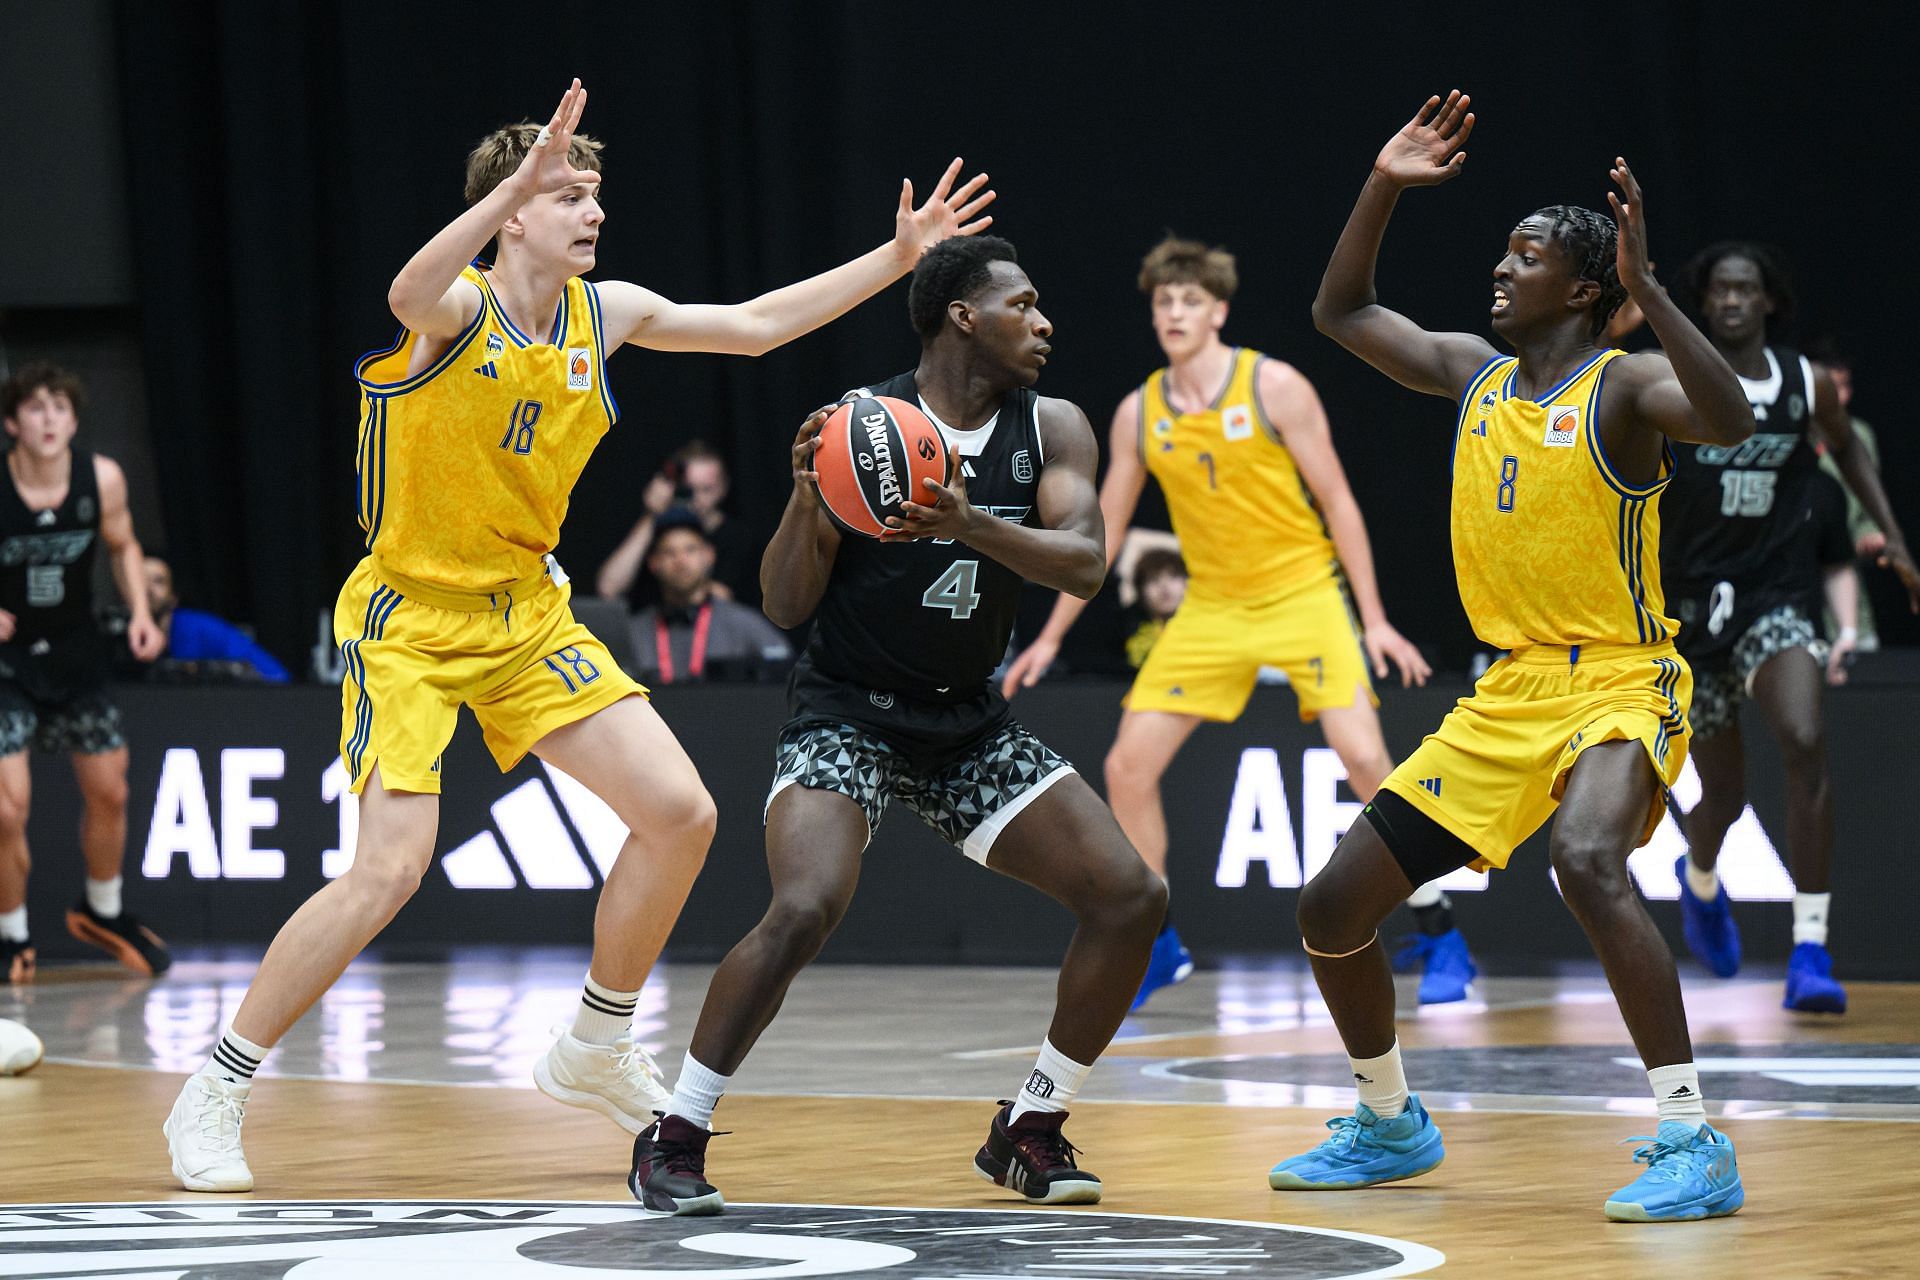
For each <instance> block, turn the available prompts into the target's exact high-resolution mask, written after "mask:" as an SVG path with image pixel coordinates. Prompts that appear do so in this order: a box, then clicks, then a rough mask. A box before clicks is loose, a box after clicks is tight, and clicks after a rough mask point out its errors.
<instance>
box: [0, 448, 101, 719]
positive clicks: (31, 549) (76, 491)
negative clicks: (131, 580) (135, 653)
mask: <svg viewBox="0 0 1920 1280" xmlns="http://www.w3.org/2000/svg"><path fill="white" fill-rule="evenodd" d="M99 541H100V485H99V481H98V480H97V479H96V478H95V476H94V470H93V455H92V454H91V453H88V452H87V451H86V450H84V449H75V450H74V451H73V475H72V478H71V479H70V480H69V481H68V484H67V496H66V498H65V499H64V500H63V501H62V502H61V503H60V505H59V506H57V507H53V508H50V509H48V510H46V511H32V510H29V509H28V507H27V504H26V503H25V502H24V501H22V500H21V497H20V490H19V489H18V488H17V487H16V486H15V484H14V482H13V474H12V471H11V470H9V471H8V473H7V476H6V483H5V484H0V609H5V610H6V611H7V612H8V613H11V614H12V615H13V618H14V624H13V636H12V638H11V639H9V640H7V641H6V642H5V643H4V644H0V677H11V678H13V679H15V680H18V681H22V682H24V683H27V684H29V685H33V686H35V691H36V692H37V693H41V694H43V695H50V694H52V693H56V692H58V691H59V690H60V689H62V688H65V687H69V686H71V685H72V684H74V683H75V682H76V681H80V680H85V679H89V678H97V676H98V674H99V673H98V672H97V670H96V668H97V667H98V664H99V662H100V661H101V654H102V652H103V646H102V645H101V643H100V628H99V624H98V623H97V622H96V621H95V619H94V616H93V559H94V550H95V548H96V546H97V545H98V543H99ZM39 676H45V677H46V679H45V680H42V679H39V678H37V677H39ZM43 684H44V685H46V686H47V687H46V688H45V689H41V688H40V687H39V686H41V685H43Z"/></svg>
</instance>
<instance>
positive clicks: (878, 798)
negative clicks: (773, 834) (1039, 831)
mask: <svg viewBox="0 0 1920 1280" xmlns="http://www.w3.org/2000/svg"><path fill="white" fill-rule="evenodd" d="M774 759H775V770H774V776H773V789H772V790H770V791H769V792H768V793H767V804H768V805H769V806H771V805H772V804H773V798H774V797H775V796H777V795H779V794H780V793H781V792H782V791H783V790H785V789H786V788H787V787H789V786H796V785H797V786H802V787H812V788H814V789H815V790H818V791H836V792H838V793H839V794H841V795H843V796H846V797H847V798H848V799H850V800H852V801H853V802H854V803H856V804H858V805H859V806H860V808H861V809H862V810H863V811H864V812H865V813H866V815H867V837H868V839H872V837H873V833H874V832H875V831H877V830H879V829H880V819H881V817H882V816H883V815H884V814H885V813H886V811H887V802H888V801H889V800H891V799H893V798H895V797H896V796H897V797H898V798H899V800H900V802H901V803H902V804H904V805H906V806H907V808H909V809H911V810H913V811H914V812H915V813H917V814H919V815H920V819H921V821H923V822H925V823H926V824H927V825H928V826H930V827H932V828H933V829H934V830H935V831H937V832H939V833H940V836H941V838H942V839H944V840H946V842H947V843H948V844H951V845H953V846H954V847H955V848H956V849H959V850H960V851H961V852H962V853H965V854H966V855H967V856H968V857H969V858H972V859H973V860H974V861H975V862H980V863H984V862H986V860H987V854H988V853H989V852H991V851H992V849H993V842H994V840H995V839H997V838H998V837H999V835H1000V833H1001V832H1002V831H1003V830H1005V829H1006V826H1007V824H1008V823H1009V822H1011V821H1013V819H1014V817H1015V816H1016V815H1017V814H1018V813H1019V812H1020V811H1021V810H1022V809H1024V808H1026V807H1027V805H1028V804H1030V803H1032V802H1033V800H1034V798H1035V797H1037V796H1039V795H1040V794H1041V793H1042V792H1043V791H1045V790H1046V789H1047V788H1048V787H1050V786H1052V785H1053V784H1054V783H1055V782H1058V781H1059V780H1060V779H1061V778H1064V777H1065V776H1067V775H1068V774H1069V773H1072V772H1073V766H1072V765H1070V764H1068V763H1067V762H1066V760H1065V759H1063V758H1062V757H1061V756H1060V755H1059V754H1058V753H1057V752H1055V751H1054V750H1053V749H1052V748H1051V747H1049V746H1047V744H1046V743H1044V742H1042V741H1040V739H1038V738H1036V737H1034V736H1033V735H1032V734H1031V733H1028V732H1027V731H1026V729H1024V728H1023V727H1021V725H1020V724H1018V723H1017V722H1015V721H1012V720H1009V721H1008V722H1007V723H1006V724H1005V725H1004V726H1003V727H1002V728H1001V729H1000V731H999V732H998V733H995V734H994V735H993V736H992V737H990V738H988V739H986V741H984V742H982V743H981V744H980V745H979V746H978V747H975V748H974V749H973V750H972V751H970V752H968V753H967V754H966V755H964V756H961V757H960V758H959V759H957V760H954V761H951V762H950V763H948V764H945V765H942V766H940V767H939V768H937V769H924V770H922V769H915V768H914V767H913V766H912V765H911V764H910V763H909V762H908V760H907V757H906V756H905V755H903V754H902V753H901V752H899V751H897V750H895V749H894V748H893V747H890V746H888V745H887V744H886V743H885V742H882V741H881V740H880V739H879V738H876V737H874V736H873V735H872V734H870V733H866V732H863V731H862V730H860V729H856V728H854V727H853V726H852V725H848V724H820V723H814V724H799V725H791V724H790V725H788V726H787V727H786V729H785V730H783V731H782V732H781V734H780V743H779V746H778V747H777V748H776V749H775V753H774Z"/></svg>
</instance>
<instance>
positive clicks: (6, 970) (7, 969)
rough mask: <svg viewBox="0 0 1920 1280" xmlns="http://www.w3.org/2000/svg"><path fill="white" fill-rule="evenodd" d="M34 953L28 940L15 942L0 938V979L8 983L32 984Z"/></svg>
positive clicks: (10, 939)
mask: <svg viewBox="0 0 1920 1280" xmlns="http://www.w3.org/2000/svg"><path fill="white" fill-rule="evenodd" d="M34 960H35V953H34V950H33V943H32V942H31V941H30V940H23V941H20V942H15V941H14V940H13V939H12V938H0V978H5V979H6V980H7V981H8V982H32V981H33V968H34Z"/></svg>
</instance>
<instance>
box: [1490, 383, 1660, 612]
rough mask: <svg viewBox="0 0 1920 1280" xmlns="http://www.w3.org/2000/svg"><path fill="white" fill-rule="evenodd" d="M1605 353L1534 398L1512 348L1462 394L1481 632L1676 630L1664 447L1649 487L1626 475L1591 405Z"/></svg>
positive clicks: (1595, 400)
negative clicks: (1519, 384)
mask: <svg viewBox="0 0 1920 1280" xmlns="http://www.w3.org/2000/svg"><path fill="white" fill-rule="evenodd" d="M1622 354H1623V353H1622V352H1619V351H1602V352H1600V353H1598V354H1597V355H1595V356H1594V357H1593V359H1591V360H1589V361H1588V362H1587V363H1586V364H1584V365H1582V366H1581V367H1580V368H1579V369H1577V370H1575V371H1574V373H1573V374H1572V375H1571V376H1569V377H1568V378H1567V379H1566V380H1565V381H1564V382H1562V383H1561V384H1560V385H1559V386H1557V387H1555V388H1553V389H1552V390H1551V391H1549V392H1547V393H1546V394H1545V395H1542V396H1540V397H1539V398H1538V399H1537V400H1526V399H1522V398H1521V397H1520V396H1519V395H1517V394H1516V393H1515V391H1514V370H1515V369H1516V368H1517V367H1518V366H1519V363H1520V362H1519V361H1518V360H1516V359H1514V358H1513V357H1511V356H1502V357H1498V358H1496V359H1494V360H1492V361H1489V362H1488V363H1487V364H1486V365H1485V366H1484V367H1483V368H1482V369H1481V370H1480V372H1479V373H1477V374H1475V375H1474V376H1473V379H1472V380H1471V381H1470V382H1468V384H1467V389H1466V392H1465V393H1464V394H1463V395H1462V396H1461V397H1460V417H1459V421H1458V422H1457V423H1456V424H1455V427H1454V442H1453V522H1452V523H1453V567H1454V573H1455V574H1456V575H1457V576H1458V578H1459V580H1460V600H1461V603H1462V604H1464V605H1465V606H1466V609H1467V618H1468V620H1469V621H1471V622H1472V623H1473V632H1474V634H1475V635H1477V636H1479V637H1480V638H1481V639H1482V640H1484V641H1485V642H1486V643H1488V644H1490V645H1493V646H1495V647H1497V648H1501V649H1512V648H1516V647H1519V646H1521V645H1527V644H1551V645H1576V644H1597V643H1613V644H1636V643H1637V644H1648V643H1652V642H1655V641H1659V640H1665V639H1668V638H1669V637H1671V636H1672V635H1673V634H1674V632H1675V630H1676V629H1677V624H1675V623H1674V621H1673V620H1672V619H1671V618H1669V617H1667V616H1666V601H1665V598H1664V597H1663V595H1662V593H1661V590H1660V503H1659V501H1658V499H1659V496H1660V491H1661V490H1662V489H1664V488H1666V485H1667V481H1668V480H1669V479H1670V478H1671V477H1672V475H1673V456H1672V453H1671V451H1663V456H1662V459H1661V464H1660V475H1659V477H1658V478H1657V479H1656V480H1654V482H1653V483H1652V484H1649V485H1644V486H1640V485H1632V484H1628V483H1626V482H1625V481H1624V480H1622V479H1621V478H1620V475H1619V473H1618V472H1616V471H1615V470H1614V469H1613V466H1612V464H1611V463H1610V462H1609V461H1608V460H1607V451H1606V444H1605V442H1604V441H1602V440H1601V438H1600V431H1599V424H1598V423H1597V422H1596V421H1595V414H1596V411H1597V409H1598V406H1599V404H1600V386H1601V383H1602V382H1603V381H1605V378H1606V369H1607V365H1609V364H1610V363H1612V362H1613V360H1614V359H1615V357H1617V356H1620V355H1622Z"/></svg>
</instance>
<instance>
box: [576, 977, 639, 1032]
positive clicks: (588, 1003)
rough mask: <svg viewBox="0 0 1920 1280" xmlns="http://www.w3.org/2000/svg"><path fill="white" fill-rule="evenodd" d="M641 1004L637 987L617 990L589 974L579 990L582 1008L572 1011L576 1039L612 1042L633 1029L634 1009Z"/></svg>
mask: <svg viewBox="0 0 1920 1280" xmlns="http://www.w3.org/2000/svg"><path fill="white" fill-rule="evenodd" d="M639 1005H640V993H639V992H638V991H615V990H613V989H611V988H609V987H603V986H601V985H600V984H599V983H597V982H595V981H594V980H593V979H592V978H588V979H587V983H586V986H585V987H583V988H582V989H581V992H580V1011H579V1012H578V1013H576V1014H574V1015H573V1037H574V1039H576V1040H584V1041H585V1042H586V1043H588V1044H612V1043H613V1042H614V1041H616V1040H618V1039H619V1038H620V1037H621V1036H623V1035H626V1034H627V1033H628V1032H630V1031H631V1030H632V1029H633V1011H634V1010H635V1009H636V1008H638V1007H639Z"/></svg>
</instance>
